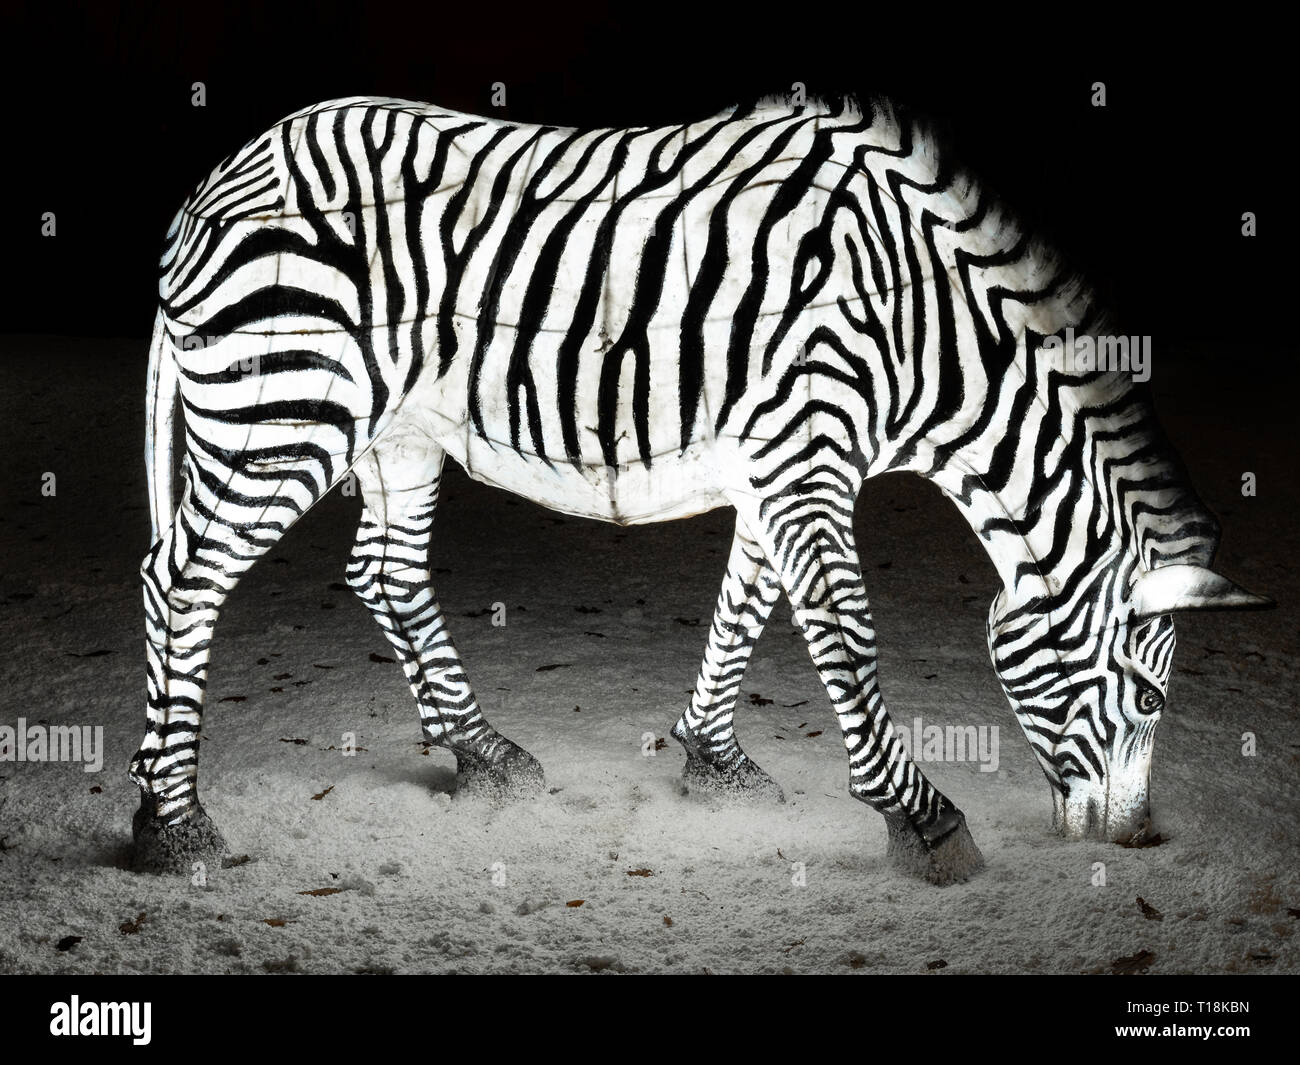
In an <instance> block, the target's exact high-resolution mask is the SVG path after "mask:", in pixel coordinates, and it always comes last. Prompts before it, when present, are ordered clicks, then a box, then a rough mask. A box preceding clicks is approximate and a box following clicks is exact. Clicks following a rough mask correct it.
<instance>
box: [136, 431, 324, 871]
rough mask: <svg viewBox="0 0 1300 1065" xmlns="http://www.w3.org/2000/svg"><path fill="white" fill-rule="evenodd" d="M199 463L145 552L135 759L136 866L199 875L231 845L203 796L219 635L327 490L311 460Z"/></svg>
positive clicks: (190, 467) (189, 470)
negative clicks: (233, 605)
mask: <svg viewBox="0 0 1300 1065" xmlns="http://www.w3.org/2000/svg"><path fill="white" fill-rule="evenodd" d="M200 462H201V465H200V464H198V463H196V461H195V458H194V457H193V456H190V457H188V458H187V460H186V482H187V483H186V488H185V495H184V498H183V499H182V501H181V504H180V506H179V508H178V509H177V511H176V515H175V519H174V521H173V522H172V524H171V526H170V528H168V529H167V531H166V532H165V533H164V534H163V535H162V537H161V538H160V539H159V540H158V542H157V543H155V544H154V546H153V548H152V549H151V550H150V552H149V554H148V555H147V556H146V557H145V560H144V563H143V565H142V566H141V567H140V572H141V575H142V577H143V578H144V607H145V634H146V642H145V647H146V668H147V672H148V701H147V704H146V714H147V717H148V728H147V731H146V733H145V737H144V741H143V742H142V743H141V745H140V749H139V750H138V751H137V752H136V754H135V756H134V757H133V758H132V759H131V765H130V769H129V771H128V772H129V775H130V777H131V779H132V780H134V781H135V783H136V784H137V785H138V786H139V787H140V809H139V810H138V811H136V814H135V818H134V820H133V823H132V830H133V836H134V853H133V856H132V866H133V868H135V869H136V870H138V871H145V872H155V873H164V872H173V873H175V872H185V873H187V872H189V871H190V869H191V866H192V863H194V862H196V861H209V860H212V859H213V858H215V857H217V856H219V855H220V854H221V853H222V852H223V851H224V850H225V842H224V841H223V839H222V837H221V833H220V832H219V831H218V830H217V827H216V825H215V824H213V822H212V820H211V819H210V818H209V817H208V815H207V813H205V812H204V810H203V807H202V805H201V804H200V803H199V799H198V791H197V784H198V759H199V737H200V731H199V730H200V726H201V722H202V714H203V701H204V695H205V691H206V688H207V675H208V659H209V654H210V649H211V645H212V634H213V629H214V627H215V625H216V621H217V616H218V613H219V612H220V609H221V606H222V604H223V603H224V602H225V601H226V598H227V597H228V596H229V595H230V593H231V592H232V591H233V590H234V588H235V585H236V584H237V583H238V581H239V578H240V577H241V576H242V575H243V574H244V573H245V572H246V571H247V570H248V568H249V567H250V566H252V564H253V563H254V562H255V561H256V560H257V559H258V558H259V557H261V555H263V554H264V553H265V552H266V551H268V550H269V549H270V548H271V547H272V546H274V544H275V543H276V541H278V540H279V539H280V537H281V536H283V535H284V533H285V532H286V531H287V530H288V529H289V527H290V526H291V525H292V524H293V523H294V522H295V521H296V520H297V519H298V518H299V517H300V516H301V515H302V514H303V512H305V511H306V510H307V509H308V508H309V507H310V506H311V505H312V503H313V502H315V500H316V499H318V498H319V497H320V494H321V493H322V492H323V491H324V489H325V487H326V486H327V482H326V481H325V480H324V478H325V477H327V476H328V472H327V471H324V470H320V469H318V468H316V467H315V466H314V465H312V464H310V463H304V464H303V467H302V468H301V469H298V470H295V471H294V473H296V474H297V476H296V477H294V478H293V479H285V474H284V473H283V471H274V472H272V471H261V472H259V471H257V470H255V469H250V468H244V469H240V470H233V469H229V468H227V467H225V466H224V465H222V464H220V463H218V462H216V461H215V460H210V459H206V458H204V459H202V460H200Z"/></svg>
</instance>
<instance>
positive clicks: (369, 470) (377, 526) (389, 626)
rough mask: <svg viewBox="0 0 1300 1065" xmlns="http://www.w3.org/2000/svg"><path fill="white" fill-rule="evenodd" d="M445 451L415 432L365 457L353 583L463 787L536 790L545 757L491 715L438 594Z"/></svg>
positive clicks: (512, 792)
mask: <svg viewBox="0 0 1300 1065" xmlns="http://www.w3.org/2000/svg"><path fill="white" fill-rule="evenodd" d="M443 457H444V453H443V451H442V450H441V449H440V448H438V447H436V446H435V445H433V444H432V443H429V442H427V441H424V440H422V439H417V438H411V437H407V438H403V439H395V440H393V441H392V442H388V441H384V440H381V441H380V443H379V444H377V445H376V446H375V447H374V448H373V449H372V450H371V451H370V452H369V453H368V454H367V455H366V456H365V457H363V458H362V460H361V461H360V462H359V463H358V464H357V465H356V467H355V472H356V474H357V476H358V479H359V480H360V483H361V491H362V496H363V498H364V501H365V505H364V508H363V510H362V514H361V524H360V526H359V528H358V530H357V539H356V542H355V544H354V545H353V547H352V553H351V557H350V558H349V560H348V568H347V583H348V586H349V587H350V588H351V589H352V590H353V591H354V592H355V593H356V594H357V596H358V597H359V598H360V599H361V601H362V602H363V603H365V605H366V607H367V608H368V609H369V610H370V613H371V614H372V615H373V616H374V618H375V620H376V621H377V622H378V623H379V627H380V628H381V629H383V630H384V635H385V636H387V637H388V641H389V643H390V644H391V645H392V647H393V649H394V650H395V651H396V653H397V655H398V659H399V661H400V662H401V664H402V669H403V671H404V672H405V673H406V679H407V681H408V683H409V684H410V686H411V691H412V692H413V693H414V694H415V698H416V701H417V703H418V705H419V709H420V722H421V726H422V728H423V730H424V734H425V737H426V738H427V739H428V740H429V741H430V742H431V743H433V744H436V745H437V746H439V747H445V748H447V749H448V750H450V751H451V752H452V753H453V754H455V756H456V782H457V790H458V791H464V792H470V791H481V792H486V793H489V794H492V795H496V796H502V797H505V796H521V795H530V794H535V793H537V792H538V791H541V790H542V789H543V787H544V786H545V776H544V774H543V772H542V766H541V763H540V762H538V761H537V759H535V758H534V757H533V756H532V755H531V754H529V753H528V752H527V751H525V750H524V749H523V748H522V747H520V746H519V745H518V744H516V743H513V742H511V741H510V740H508V739H506V738H505V737H504V736H502V735H501V734H500V733H499V732H497V731H496V729H494V728H493V727H492V726H491V725H489V724H488V723H487V721H486V720H485V719H484V717H483V715H482V713H481V712H480V710H479V706H478V702H477V700H476V699H475V698H474V692H473V690H472V689H471V688H470V684H469V680H468V678H467V677H466V675H465V668H464V666H463V665H462V664H461V661H460V656H459V655H458V654H457V653H456V647H455V645H454V644H453V642H452V639H451V634H450V633H449V632H448V631H447V627H446V623H445V620H444V618H443V614H442V608H441V607H440V606H439V605H438V600H437V598H436V597H435V595H434V590H433V575H432V574H431V573H430V572H429V558H428V555H429V542H430V536H431V532H432V529H433V517H434V511H435V509H436V507H437V503H438V486H439V481H440V479H441V471H442V462H443Z"/></svg>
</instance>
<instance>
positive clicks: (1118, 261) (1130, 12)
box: [0, 0, 1293, 372]
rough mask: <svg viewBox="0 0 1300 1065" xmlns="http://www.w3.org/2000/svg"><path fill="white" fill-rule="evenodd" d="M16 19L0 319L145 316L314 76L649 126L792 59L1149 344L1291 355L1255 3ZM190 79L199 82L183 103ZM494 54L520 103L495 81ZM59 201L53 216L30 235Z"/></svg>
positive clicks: (101, 6) (138, 324)
mask: <svg viewBox="0 0 1300 1065" xmlns="http://www.w3.org/2000/svg"><path fill="white" fill-rule="evenodd" d="M4 37H5V40H6V42H7V50H8V53H9V55H8V57H7V62H6V63H5V65H4V70H3V73H2V76H3V79H4V88H5V89H6V90H7V91H6V93H5V99H6V100H7V101H8V104H9V106H8V107H7V108H6V111H5V113H4V140H5V143H6V155H7V160H6V165H5V166H4V168H3V170H4V180H5V181H6V182H7V183H10V184H11V189H10V191H9V193H8V195H7V196H6V198H5V202H6V204H7V209H6V210H5V211H4V212H3V219H2V220H0V232H3V239H4V248H5V252H6V259H7V267H8V270H7V274H8V276H7V279H6V286H5V293H6V303H7V306H6V308H5V317H4V327H3V328H4V329H6V330H9V331H13V332H48V333H61V334H70V335H85V336H114V335H115V336H140V337H144V336H147V335H148V332H149V329H150V326H151V324H152V318H153V313H154V297H155V287H154V285H155V263H156V260H157V255H158V250H159V248H160V246H161V239H162V235H163V233H164V231H165V229H166V226H167V224H168V222H169V221H170V219H171V217H172V215H173V214H174V213H175V211H176V209H177V207H178V206H179V205H180V203H181V202H182V200H183V199H184V197H185V196H186V194H187V193H188V191H189V189H190V188H191V187H192V186H193V185H194V184H195V183H196V182H197V181H198V180H199V179H200V178H201V177H203V176H204V175H205V174H206V173H207V172H208V170H210V169H211V167H212V166H213V165H214V164H216V163H217V162H218V161H219V160H220V159H222V158H223V157H224V156H225V155H227V154H228V153H229V152H231V151H232V150H234V149H236V148H238V147H239V146H240V145H242V144H243V143H245V142H246V141H247V140H249V139H251V138H252V137H254V136H255V135H257V134H258V133H260V132H261V131H262V130H263V129H265V128H266V127H267V126H269V125H270V124H271V123H273V122H274V121H276V120H277V119H279V118H281V117H283V116H284V115H285V114H287V113H289V112H292V111H294V110H296V109H298V108H301V107H303V106H306V105H309V104H311V103H314V102H317V101H320V100H324V99H329V98H332V97H338V96H351V95H381V96H396V97H403V98H409V99H415V100H423V101H432V102H436V103H438V104H441V105H444V106H447V107H450V108H453V109H457V110H463V111H469V112H479V113H490V114H494V115H502V116H504V117H508V118H510V119H512V120H518V121H529V122H547V123H550V124H561V125H639V124H650V123H667V122H676V121H681V120H682V119H689V118H697V117H703V116H706V115H708V114H711V113H713V112H715V111H717V110H719V109H721V108H723V107H724V106H726V105H728V104H729V103H732V102H735V101H737V100H740V99H744V98H746V97H748V96H751V95H757V94H759V93H762V92H766V91H780V90H786V89H788V88H789V86H790V85H791V83H792V82H794V81H802V82H804V83H805V84H806V85H807V86H808V88H809V90H811V91H819V90H853V91H859V92H883V93H886V94H888V95H892V96H894V97H895V98H896V99H899V100H902V101H904V102H906V103H908V104H910V105H912V106H914V107H915V108H916V109H918V110H920V111H922V112H924V113H927V114H928V115H930V116H931V117H932V118H934V119H935V120H936V121H937V122H938V123H939V124H940V126H941V127H942V128H944V129H945V130H946V131H947V135H948V137H949V139H950V140H951V141H952V148H953V150H954V151H955V152H957V153H958V156H959V158H960V159H961V160H962V161H963V162H964V163H965V164H966V165H967V166H968V167H970V168H971V169H973V170H974V171H975V172H976V173H977V174H979V175H981V176H982V178H983V179H984V181H985V183H986V184H987V185H988V186H990V187H992V188H993V189H995V190H996V191H998V192H999V193H1000V194H1001V195H1002V196H1003V198H1004V199H1005V200H1006V201H1008V202H1009V203H1010V204H1011V205H1012V206H1013V208H1015V210H1016V211H1017V213H1018V214H1020V215H1021V217H1022V218H1025V219H1026V220H1028V221H1029V222H1030V223H1031V224H1032V225H1034V226H1036V227H1038V228H1039V229H1040V230H1042V231H1045V232H1046V233H1047V234H1048V235H1049V236H1050V237H1052V238H1053V239H1054V240H1055V242H1056V243H1057V245H1058V246H1059V247H1060V248H1061V249H1062V250H1063V251H1064V252H1065V253H1066V254H1067V256H1068V257H1069V258H1071V259H1072V260H1074V262H1075V264H1076V265H1078V266H1080V267H1082V268H1083V269H1085V270H1086V271H1087V272H1088V274H1089V275H1090V277H1091V279H1092V280H1093V282H1094V284H1096V285H1097V286H1098V287H1099V288H1100V289H1101V290H1102V291H1103V292H1104V293H1106V294H1107V295H1108V297H1109V299H1110V302H1111V303H1112V305H1113V307H1114V308H1115V309H1116V310H1117V311H1119V313H1120V315H1121V326H1122V328H1123V330H1124V331H1126V332H1130V333H1146V334H1151V335H1152V336H1153V337H1154V338H1155V339H1154V341H1153V346H1154V350H1155V351H1156V355H1155V358H1156V359H1157V361H1159V359H1160V358H1161V355H1162V354H1163V355H1166V356H1168V355H1169V353H1170V352H1179V355H1178V356H1177V357H1179V358H1191V357H1194V356H1195V355H1197V354H1199V355H1201V356H1207V355H1208V356H1213V357H1223V356H1230V357H1231V359H1232V363H1231V365H1232V366H1233V368H1234V370H1239V369H1241V368H1242V366H1243V365H1245V364H1246V363H1249V365H1250V366H1251V367H1252V368H1254V369H1256V370H1259V371H1269V372H1273V371H1277V372H1280V371H1282V370H1283V369H1285V367H1284V366H1283V365H1282V361H1287V362H1289V360H1290V359H1291V356H1290V355H1289V354H1284V353H1283V352H1282V351H1280V350H1279V349H1278V347H1277V345H1276V344H1275V343H1274V341H1273V338H1274V337H1275V335H1276V333H1277V325H1276V322H1275V321H1273V320H1271V319H1272V318H1273V316H1272V315H1270V314H1269V313H1267V312H1268V311H1270V310H1273V309H1276V308H1278V307H1280V306H1285V305H1286V300H1288V299H1290V297H1289V295H1287V291H1288V290H1284V289H1283V285H1284V284H1285V281H1286V276H1285V275H1284V274H1282V273H1279V272H1277V271H1275V270H1274V269H1273V264H1274V263H1275V262H1276V261H1277V260H1278V256H1277V249H1278V248H1279V247H1281V246H1282V243H1281V242H1282V237H1283V228H1284V227H1287V228H1289V226H1290V218H1289V216H1288V213H1289V211H1290V207H1289V200H1290V195H1289V189H1290V181H1291V177H1290V175H1291V173H1292V169H1293V164H1292V163H1291V162H1290V159H1289V151H1288V149H1287V147H1286V146H1287V144H1288V143H1289V141H1290V139H1291V138H1292V136H1293V133H1292V132H1291V130H1290V117H1289V111H1290V104H1289V103H1287V105H1286V108H1285V109H1284V108H1283V100H1282V95H1281V88H1280V86H1281V84H1282V81H1283V78H1284V75H1285V72H1286V70H1287V69H1288V67H1289V65H1290V64H1291V62H1292V60H1291V59H1290V57H1289V56H1284V55H1282V54H1281V50H1282V48H1283V47H1284V45H1285V40H1287V39H1289V38H1284V36H1283V34H1282V33H1281V31H1280V29H1279V28H1278V27H1276V26H1270V25H1268V24H1267V23H1266V22H1264V21H1262V20H1261V19H1260V18H1258V17H1255V16H1254V15H1253V14H1252V13H1251V12H1249V11H1248V10H1246V9H1244V8H1241V7H1239V6H1238V7H1234V8H1233V21H1232V22H1231V23H1227V22H1220V23H1210V22H1205V21H1198V20H1196V19H1194V18H1193V17H1191V16H1188V15H1185V14H1179V15H1177V16H1170V15H1164V14H1155V13H1152V14H1144V13H1143V11H1142V10H1141V9H1139V8H1138V7H1137V6H1136V5H1132V4H1130V5H1123V6H1116V7H1111V8H1107V7H1100V6H1097V5H1087V9H1086V11H1085V10H1083V9H1081V8H1079V7H1078V6H1077V5H1071V6H1068V7H1065V6H1062V7H1059V8H1057V7H1046V6H1040V7H1036V8H1027V9H1024V10H1022V11H1021V10H1017V9H1015V8H1011V7H1007V6H1005V5H974V6H968V7H965V8H962V9H958V10H950V9H946V8H934V7H929V6H908V7H903V8H893V9H890V10H880V9H879V5H866V4H855V5H852V6H850V7H846V8H844V9H843V10H840V11H837V10H836V9H835V8H834V7H832V6H828V5H825V4H815V5H814V4H795V3H783V4H780V5H776V6H760V5H755V6H746V5H728V6H727V7H726V9H725V10H719V11H715V10H710V9H708V8H706V7H704V6H703V5H695V6H684V5H683V6H674V5H672V4H653V5H643V6H642V5H607V4H598V3H579V4H564V5H560V6H555V5H550V4H547V5H538V6H535V7H527V8H523V9H520V10H515V9H512V8H510V7H508V6H505V5H500V4H496V3H486V2H483V3H473V2H468V3H463V4H459V5H455V6H453V5H449V4H446V3H436V4H435V3H429V4H420V5H410V6H405V5H396V6H394V5H385V6H384V7H382V8H367V7H364V6H362V5H358V4H345V3H339V2H336V0H328V2H325V3H320V4H316V5H315V6H314V7H305V6H303V7H299V6H295V7H293V8H289V9H284V10H278V9H264V8H263V7H261V6H260V5H255V4H250V3H247V2H236V3H223V4H210V5H208V4H190V5H186V4H176V3H165V4H164V3H133V4H130V3H113V2H104V3H71V4H68V3H63V4H31V5H25V6H21V7H18V8H11V9H8V10H7V11H6V17H5V34H4ZM196 81H202V82H204V84H205V86H206V91H207V106H206V107H202V108H197V107H193V106H191V103H190V97H191V85H192V84H193V83H194V82H196ZM496 81H500V82H504V83H505V85H506V86H507V100H508V106H507V107H506V108H504V109H493V108H492V107H491V104H490V95H491V85H492V83H493V82H496ZM1094 81H1104V82H1105V84H1106V88H1107V95H1108V106H1107V107H1105V108H1104V109H1102V108H1094V107H1093V106H1091V104H1090V95H1091V85H1092V83H1093V82H1094ZM1245 210H1253V211H1255V212H1256V213H1257V216H1258V218H1259V227H1260V236H1258V237H1256V238H1254V239H1244V238H1243V237H1242V236H1241V234H1240V227H1241V214H1242V212H1243V211H1245ZM44 211H54V212H55V213H56V216H57V220H58V223H57V224H58V235H57V236H56V237H55V238H52V239H51V238H43V237H42V236H41V234H40V226H41V214H42V212H44ZM1288 288H1289V287H1288ZM143 358H144V351H143V349H141V359H142V360H143ZM1243 360H1244V361H1243ZM1279 360H1282V361H1279Z"/></svg>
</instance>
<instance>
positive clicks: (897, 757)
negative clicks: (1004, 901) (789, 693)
mask: <svg viewBox="0 0 1300 1065" xmlns="http://www.w3.org/2000/svg"><path fill="white" fill-rule="evenodd" d="M742 505H743V504H742ZM755 511H757V508H755ZM852 514H853V507H852V498H851V496H848V497H847V498H845V499H840V498H838V497H837V498H831V499H825V500H820V501H819V499H818V498H816V497H815V496H814V497H812V498H810V497H808V496H802V497H801V496H799V495H797V494H790V495H787V496H785V497H783V498H782V499H781V500H780V501H773V502H771V503H770V504H769V505H768V508H767V510H766V512H765V514H764V518H765V520H760V517H759V514H758V513H754V514H753V515H752V517H751V520H750V522H749V524H750V528H751V529H755V530H759V542H760V543H761V544H762V546H763V548H764V550H765V551H766V553H767V556H768V558H769V559H770V560H771V561H772V563H773V565H774V566H775V567H776V570H777V572H778V573H779V574H780V577H781V582H782V584H783V586H784V588H785V592H786V594H787V595H788V596H789V597H790V602H791V605H792V606H793V607H794V612H795V621H796V623H797V624H798V625H799V627H800V629H801V630H802V631H803V633H804V637H805V639H806V640H807V642H808V648H809V652H810V654H811V656H812V660H813V663H814V665H816V667H817V671H818V673H819V674H820V676H821V679H822V683H823V684H824V685H825V687H826V691H827V693H828V694H829V695H830V697H831V702H832V704H833V705H834V708H835V713H836V716H837V717H838V718H839V723H840V730H841V732H842V733H843V736H844V744H845V747H846V748H847V749H848V752H849V793H850V794H851V795H852V796H853V797H854V798H855V799H858V800H860V801H861V802H864V803H867V804H868V805H870V806H871V807H872V808H873V809H875V810H877V811H879V812H880V813H881V814H883V815H884V818H885V824H886V828H887V831H888V834H889V842H888V846H887V850H886V856H887V857H888V859H889V860H890V862H891V863H893V864H894V865H895V866H896V867H898V868H901V869H903V870H905V871H907V872H909V873H912V874H914V875H918V876H921V877H923V878H925V879H926V880H929V881H930V882H931V883H933V884H937V885H947V884H952V883H957V882H960V881H963V880H966V879H967V878H969V877H970V876H971V875H973V874H974V873H975V872H977V871H978V870H979V869H980V868H981V867H982V866H983V864H984V859H983V856H982V855H981V854H980V851H979V848H978V847H977V846H976V845H975V841H974V840H973V839H972V838H971V835H970V832H969V830H968V829H967V827H966V818H965V816H964V815H963V814H962V812H961V811H960V810H959V809H957V807H956V806H954V805H953V803H952V802H951V801H950V800H949V799H948V798H947V797H946V796H944V795H943V794H942V793H941V792H940V791H939V790H938V789H937V788H936V787H935V786H934V785H933V784H931V783H930V781H929V780H928V779H927V778H926V776H925V774H924V773H922V772H921V770H920V767H919V766H917V764H916V763H915V762H914V761H913V760H912V758H911V757H910V755H909V754H908V752H907V749H906V748H905V747H904V746H903V744H902V742H901V740H900V739H899V737H898V734H897V733H896V732H895V731H894V727H893V724H892V723H891V722H890V719H889V714H888V713H887V711H886V710H885V705H884V701H883V698H882V696H881V693H880V686H879V682H878V679H877V670H876V633H875V627H874V625H873V624H872V620H871V611H870V609H869V606H868V603H867V593H866V588H865V586H864V585H863V582H862V574H861V571H860V567H859V563H858V553H857V548H856V546H855V544H854V542H853V530H852V527H851V522H852Z"/></svg>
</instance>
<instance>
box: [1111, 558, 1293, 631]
mask: <svg viewBox="0 0 1300 1065" xmlns="http://www.w3.org/2000/svg"><path fill="white" fill-rule="evenodd" d="M1133 605H1134V607H1135V609H1136V610H1137V616H1138V617H1139V618H1150V617H1155V616H1156V615H1157V614H1172V613H1174V611H1177V610H1234V609H1242V608H1247V609H1249V608H1255V609H1259V608H1261V607H1271V606H1276V605H1277V604H1276V603H1274V602H1273V600H1271V599H1268V598H1265V597H1264V596H1262V595H1255V594H1254V593H1253V592H1248V591H1246V589H1245V588H1241V587H1239V586H1238V585H1236V584H1233V583H1232V581H1230V580H1228V578H1227V577H1223V576H1220V575H1219V574H1217V573H1215V572H1214V570H1212V569H1206V568H1205V567H1204V566H1193V565H1185V564H1184V565H1173V566H1161V567H1160V568H1159V569H1151V570H1146V571H1145V572H1144V573H1143V574H1142V575H1141V576H1140V577H1138V579H1137V583H1136V584H1135V585H1134V586H1133Z"/></svg>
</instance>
